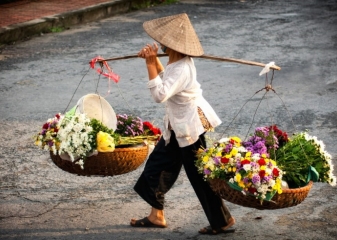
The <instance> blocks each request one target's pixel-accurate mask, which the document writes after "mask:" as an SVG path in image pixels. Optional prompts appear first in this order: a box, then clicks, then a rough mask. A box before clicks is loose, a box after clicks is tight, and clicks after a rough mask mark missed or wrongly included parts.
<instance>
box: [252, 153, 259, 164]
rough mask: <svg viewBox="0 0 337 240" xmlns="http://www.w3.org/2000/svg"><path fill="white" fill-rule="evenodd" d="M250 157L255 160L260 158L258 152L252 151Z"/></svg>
mask: <svg viewBox="0 0 337 240" xmlns="http://www.w3.org/2000/svg"><path fill="white" fill-rule="evenodd" d="M251 159H252V160H253V161H254V162H256V161H257V160H259V159H260V154H259V153H254V154H253V156H252V157H251Z"/></svg>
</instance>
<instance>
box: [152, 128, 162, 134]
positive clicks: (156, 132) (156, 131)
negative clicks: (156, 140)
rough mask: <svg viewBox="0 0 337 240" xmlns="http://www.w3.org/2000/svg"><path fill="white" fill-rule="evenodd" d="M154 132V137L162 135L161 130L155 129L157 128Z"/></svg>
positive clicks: (153, 129)
mask: <svg viewBox="0 0 337 240" xmlns="http://www.w3.org/2000/svg"><path fill="white" fill-rule="evenodd" d="M152 132H153V134H154V135H158V134H159V135H160V134H161V131H160V129H159V128H155V127H154V128H152Z"/></svg>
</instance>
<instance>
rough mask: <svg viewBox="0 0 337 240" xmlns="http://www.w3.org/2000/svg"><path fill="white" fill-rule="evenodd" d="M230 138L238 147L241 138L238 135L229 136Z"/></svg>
mask: <svg viewBox="0 0 337 240" xmlns="http://www.w3.org/2000/svg"><path fill="white" fill-rule="evenodd" d="M231 139H232V140H234V142H235V143H234V145H235V146H237V147H240V144H241V139H240V138H239V137H235V136H234V137H231Z"/></svg>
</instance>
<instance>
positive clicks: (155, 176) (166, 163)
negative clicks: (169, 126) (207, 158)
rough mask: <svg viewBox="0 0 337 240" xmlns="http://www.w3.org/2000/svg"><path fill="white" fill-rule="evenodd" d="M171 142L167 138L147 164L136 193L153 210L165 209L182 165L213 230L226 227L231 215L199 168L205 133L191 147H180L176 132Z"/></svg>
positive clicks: (160, 143) (158, 144)
mask: <svg viewBox="0 0 337 240" xmlns="http://www.w3.org/2000/svg"><path fill="white" fill-rule="evenodd" d="M171 133H172V134H171V139H170V143H169V144H168V145H167V146H165V140H164V139H163V138H161V139H160V141H159V142H158V143H157V145H156V146H155V148H154V150H153V152H152V153H151V154H150V156H149V159H148V160H147V162H146V165H145V168H144V171H143V173H142V174H141V176H140V177H139V179H138V181H137V183H136V185H135V186H134V190H135V191H136V192H137V193H138V194H139V195H140V196H141V197H142V198H143V199H144V200H145V201H146V202H147V203H148V204H150V205H151V206H152V207H153V208H156V209H159V210H163V209H164V196H165V193H167V192H168V191H169V190H170V188H171V187H172V186H173V184H174V182H175V181H176V180H177V178H178V175H179V173H180V170H181V167H182V165H184V169H185V172H186V175H187V177H188V179H189V181H190V182H191V185H192V187H193V189H194V191H195V193H196V195H197V197H198V199H199V201H200V203H201V205H202V207H203V209H204V212H205V214H206V217H207V219H208V221H209V223H210V225H211V227H212V228H213V229H218V228H220V227H223V226H226V225H227V222H228V220H229V218H231V214H230V212H229V210H228V209H227V207H226V206H225V205H224V202H223V201H222V199H221V198H220V197H219V196H217V195H216V194H215V193H214V192H213V190H212V189H211V187H210V185H209V184H208V182H207V181H205V180H204V179H203V176H202V174H199V173H198V169H197V167H196V166H195V160H196V151H197V150H198V149H199V148H200V147H201V146H202V147H206V141H205V136H204V134H202V135H200V136H199V140H198V141H197V142H196V143H194V144H192V145H190V146H187V147H183V148H180V147H179V145H178V142H177V140H176V137H175V134H174V131H171Z"/></svg>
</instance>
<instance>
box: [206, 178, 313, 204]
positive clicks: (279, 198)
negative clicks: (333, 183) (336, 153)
mask: <svg viewBox="0 0 337 240" xmlns="http://www.w3.org/2000/svg"><path fill="white" fill-rule="evenodd" d="M209 183H210V186H211V188H212V189H213V191H214V192H215V193H216V194H218V195H219V196H220V197H221V198H223V199H224V200H227V201H228V202H231V203H234V204H237V205H240V206H243V207H250V208H256V209H259V210H264V209H270V210H271V209H279V208H287V207H293V206H296V205H297V204H300V203H301V202H302V201H303V200H304V199H305V198H306V197H307V196H308V193H309V191H310V189H311V187H312V184H313V182H312V181H310V182H309V183H308V185H306V186H304V187H301V188H295V189H284V190H282V194H277V193H276V194H275V195H274V197H273V198H272V200H271V201H263V202H262V204H261V202H260V200H259V199H256V198H255V197H254V196H251V195H244V194H243V193H241V192H240V191H238V190H235V189H233V188H231V187H230V186H229V185H228V184H227V183H226V181H224V180H221V179H211V180H209Z"/></svg>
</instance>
